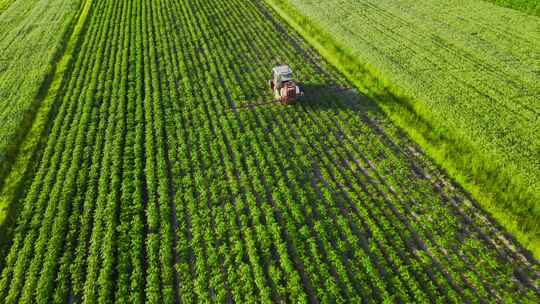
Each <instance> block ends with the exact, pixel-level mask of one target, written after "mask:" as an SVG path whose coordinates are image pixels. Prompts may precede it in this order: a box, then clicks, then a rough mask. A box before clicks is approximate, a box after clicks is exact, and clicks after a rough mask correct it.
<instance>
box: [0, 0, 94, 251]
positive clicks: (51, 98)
mask: <svg viewBox="0 0 540 304" xmlns="http://www.w3.org/2000/svg"><path fill="white" fill-rule="evenodd" d="M91 6H92V1H90V0H86V1H84V3H83V4H82V8H81V10H80V13H79V16H78V17H76V18H75V19H76V20H77V21H76V22H74V23H73V26H72V28H71V29H70V30H69V31H71V35H67V36H68V37H69V39H68V40H67V41H66V43H65V46H64V47H62V48H61V52H60V53H62V55H58V56H55V58H58V61H57V64H56V65H53V66H54V71H53V72H52V73H51V76H49V77H48V78H49V80H47V79H46V80H45V82H46V84H45V85H46V88H45V89H41V90H40V91H42V92H44V93H42V94H39V96H37V97H36V98H37V99H41V101H39V100H38V103H39V104H40V107H39V109H38V110H37V113H36V115H35V119H34V120H33V123H32V126H31V128H30V130H29V131H28V132H27V133H26V136H24V138H23V139H22V141H21V144H20V146H19V149H18V153H17V156H16V158H15V160H14V163H13V164H12V166H11V170H10V171H9V173H8V174H7V176H6V179H5V181H4V183H3V185H2V188H1V189H0V248H3V246H4V245H5V243H6V241H7V240H8V239H9V236H10V235H11V233H10V232H9V231H8V230H9V229H8V227H11V224H12V222H13V221H14V219H15V215H16V213H17V212H16V211H17V210H18V206H14V202H16V201H17V200H18V198H19V197H20V196H21V195H22V193H23V192H24V190H23V189H24V188H25V187H24V186H25V185H26V182H25V181H27V180H31V178H30V177H31V175H32V172H33V168H34V167H35V165H36V164H37V159H38V155H39V154H40V153H39V152H40V151H41V150H42V149H41V148H42V147H43V145H44V143H45V142H46V140H47V136H46V135H47V132H48V129H49V127H50V122H51V120H52V119H53V117H54V114H55V113H56V109H57V107H58V103H59V101H60V100H61V99H59V98H58V96H61V90H62V87H63V83H64V81H65V80H66V79H67V78H68V75H69V73H68V71H69V70H70V68H71V65H72V62H73V54H74V53H75V52H74V51H75V50H76V49H77V48H78V47H79V45H80V42H81V41H82V40H81V39H79V37H81V33H82V32H83V30H84V28H85V26H86V20H87V16H88V15H89V14H90V11H91V10H90V8H91Z"/></svg>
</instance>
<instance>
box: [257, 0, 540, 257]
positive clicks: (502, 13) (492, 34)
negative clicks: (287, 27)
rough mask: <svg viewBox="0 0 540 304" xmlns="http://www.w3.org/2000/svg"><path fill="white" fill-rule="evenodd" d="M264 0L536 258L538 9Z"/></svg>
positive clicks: (539, 235)
mask: <svg viewBox="0 0 540 304" xmlns="http://www.w3.org/2000/svg"><path fill="white" fill-rule="evenodd" d="M268 2H270V3H272V4H273V5H275V7H278V9H279V8H281V9H280V11H281V12H282V14H283V15H286V17H287V18H292V19H295V20H296V24H297V26H296V28H297V29H299V30H301V31H303V32H304V35H310V37H308V39H314V40H317V41H318V43H319V45H320V46H319V47H318V49H319V51H321V52H325V54H326V55H328V57H329V58H330V59H332V61H333V63H334V64H337V65H340V68H341V69H343V70H346V71H347V70H348V78H349V79H350V80H351V81H357V82H358V83H359V86H362V87H363V89H364V93H366V94H368V95H370V96H371V97H372V98H373V99H375V100H378V101H379V102H380V104H382V105H383V108H384V110H385V111H386V112H387V114H389V115H390V116H391V117H393V120H394V121H400V126H401V127H403V128H405V129H407V130H408V133H409V135H411V136H413V137H416V138H415V140H417V141H418V142H424V143H425V144H422V146H423V148H425V149H426V150H427V151H429V155H430V156H431V157H433V158H434V159H436V160H437V162H438V163H439V164H440V165H442V166H443V167H444V168H445V169H446V170H447V171H449V172H451V173H452V175H453V177H454V178H456V179H457V180H459V181H460V183H461V184H462V185H463V186H465V188H466V189H467V190H468V191H469V192H471V193H474V194H475V197H476V198H477V199H478V200H479V202H480V203H481V204H482V206H483V207H484V208H487V209H488V210H489V211H490V212H491V213H492V214H493V215H494V216H495V217H496V218H497V220H498V221H500V222H501V223H503V224H504V225H505V226H507V228H508V229H510V230H511V231H512V233H514V234H515V235H516V236H517V237H518V239H519V240H520V241H521V242H522V243H523V244H526V246H527V247H528V248H529V249H530V250H532V251H533V252H534V253H535V255H536V256H537V257H540V203H539V201H540V162H539V160H540V136H538V134H539V131H540V120H539V119H540V103H538V101H539V100H540V18H539V17H535V16H529V15H525V14H523V13H521V12H518V11H513V10H510V9H507V8H502V7H498V6H495V5H492V4H489V3H485V2H483V1H457V0H456V1H444V2H441V1H436V0H432V1H412V0H401V1H390V0H388V1H386V0H385V1H372V0H365V1H348V0H345V1H339V0H332V1H324V2H322V1H312V0H290V1H288V0H268ZM306 33H308V34H306ZM351 67H352V68H351ZM366 75H367V76H366ZM366 79H367V80H368V81H366ZM389 93H390V95H392V97H393V101H392V102H389V98H388V96H387V95H388V94H389Z"/></svg>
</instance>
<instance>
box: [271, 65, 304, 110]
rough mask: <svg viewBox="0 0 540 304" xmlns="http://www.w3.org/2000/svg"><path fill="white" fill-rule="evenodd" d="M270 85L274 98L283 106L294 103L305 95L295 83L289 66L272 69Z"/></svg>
mask: <svg viewBox="0 0 540 304" xmlns="http://www.w3.org/2000/svg"><path fill="white" fill-rule="evenodd" d="M269 85H270V88H271V89H272V90H273V91H274V98H275V99H276V100H277V101H280V102H281V103H283V104H290V103H293V102H294V101H295V100H296V99H297V98H298V97H300V96H302V95H304V94H303V92H302V91H301V90H300V87H299V86H297V85H296V83H295V82H294V80H293V72H292V70H291V68H290V67H289V66H288V65H280V66H276V67H274V68H273V69H272V79H270V81H269Z"/></svg>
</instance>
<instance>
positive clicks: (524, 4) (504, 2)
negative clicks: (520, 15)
mask: <svg viewBox="0 0 540 304" xmlns="http://www.w3.org/2000/svg"><path fill="white" fill-rule="evenodd" d="M484 1H487V2H491V3H494V4H497V5H499V6H502V7H507V8H511V9H515V10H518V11H522V12H524V13H527V14H529V15H533V16H540V1H538V0H484Z"/></svg>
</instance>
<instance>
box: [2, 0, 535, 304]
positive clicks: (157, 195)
mask: <svg viewBox="0 0 540 304" xmlns="http://www.w3.org/2000/svg"><path fill="white" fill-rule="evenodd" d="M81 8H87V9H88V12H89V13H88V14H87V15H86V14H81V16H86V19H85V20H84V21H83V24H84V26H82V27H76V28H78V29H79V30H80V32H75V33H77V35H71V38H70V41H69V42H68V46H69V45H73V48H72V49H70V48H69V47H68V51H69V50H71V52H72V53H71V56H70V57H63V58H68V59H66V60H68V62H67V63H66V65H65V66H66V67H67V68H66V70H65V72H64V73H62V74H61V75H58V74H56V75H55V79H53V80H52V83H57V82H56V81H59V87H58V88H56V89H55V92H56V93H54V95H53V97H54V100H53V101H52V102H51V105H50V106H47V107H40V108H39V110H38V112H37V114H36V116H37V117H44V120H43V121H40V124H38V126H39V128H38V127H36V128H37V131H33V130H34V129H32V130H31V131H29V132H28V134H27V135H26V137H25V138H24V139H22V143H21V146H22V147H33V148H32V149H31V150H32V152H31V153H30V155H31V156H30V157H28V156H27V155H26V154H24V153H22V154H21V156H20V157H18V158H17V159H16V161H15V162H14V164H13V166H12V167H13V168H12V169H11V170H10V172H9V174H8V177H7V179H6V180H7V181H9V182H6V183H5V184H4V186H3V187H2V188H1V189H0V199H2V201H0V204H4V205H5V206H9V210H11V212H10V214H9V216H7V217H8V218H9V219H10V221H9V224H6V225H4V226H3V230H2V231H1V232H0V233H2V237H3V238H5V239H6V244H5V245H4V248H3V251H4V252H5V254H4V255H2V256H3V258H2V259H0V269H1V273H0V299H3V300H4V302H5V303H33V302H39V303H48V302H69V303H73V302H74V303H79V302H85V303H95V302H102V303H110V302H138V303H141V302H149V303H178V302H182V303H202V302H216V303H227V302H236V303H255V302H265V303H272V302H275V303H279V302H290V303H307V302H311V303H334V302H339V303H344V302H352V303H361V302H369V303H381V302H385V301H386V302H397V303H412V302H414V303H432V302H438V303H448V302H453V303H463V302H479V301H485V300H487V301H489V300H493V301H499V302H519V303H537V302H538V301H539V300H540V265H539V264H538V262H537V261H536V260H534V259H533V258H532V257H531V256H530V254H529V253H528V252H527V251H525V250H524V249H523V248H522V247H521V245H520V244H519V243H517V242H516V241H515V240H514V238H513V237H512V236H511V235H509V234H508V233H507V232H506V230H505V229H504V228H502V227H501V226H500V225H499V224H498V223H497V222H496V221H495V220H493V219H492V218H491V217H490V216H489V215H488V214H487V213H486V212H485V211H484V210H483V209H482V208H481V207H479V205H478V204H477V202H476V201H475V200H474V199H473V198H471V197H470V195H469V194H468V193H467V192H465V191H464V190H463V189H461V187H460V186H458V185H457V184H456V183H455V182H453V181H452V180H451V179H450V178H449V177H448V176H447V175H446V173H445V172H443V171H442V170H441V169H440V168H439V167H438V166H437V165H435V163H434V162H433V161H432V160H431V159H430V158H429V157H428V156H426V154H425V153H424V152H423V151H422V149H421V148H420V147H419V146H418V145H416V144H415V143H414V142H413V141H412V140H411V139H410V138H409V137H408V136H407V135H406V134H405V133H404V132H403V131H402V130H401V129H399V128H398V127H396V126H395V125H394V124H393V123H392V122H391V121H390V120H389V118H388V117H387V116H386V115H385V114H384V113H383V111H382V110H381V108H380V107H379V106H378V105H377V104H376V103H374V102H373V101H372V100H371V99H369V98H367V97H366V96H364V95H362V94H360V93H359V92H358V91H357V90H355V89H354V88H352V86H351V83H349V81H348V80H347V79H346V78H345V76H343V75H342V74H341V73H340V72H339V71H338V70H337V69H336V68H335V67H333V66H331V65H330V64H329V63H328V62H327V61H326V60H324V59H323V58H322V57H321V56H320V54H319V53H317V52H316V51H315V50H314V49H313V48H312V47H311V46H309V45H308V44H307V43H306V41H305V40H304V39H303V38H302V37H301V36H300V35H299V34H297V33H296V32H295V31H294V30H293V29H292V28H290V27H289V26H288V25H287V24H286V23H285V21H284V20H283V19H281V18H280V17H279V16H278V15H277V14H276V13H275V12H274V11H273V10H272V9H271V8H270V7H269V6H268V5H267V4H266V2H263V1H248V0H152V1H151V0H117V1H112V0H96V1H90V2H85V3H84V4H83V5H81ZM81 20H82V19H81ZM71 39H73V40H71ZM283 62H286V63H289V64H290V65H291V67H292V69H293V70H294V72H295V75H296V76H295V77H296V78H298V79H299V80H300V81H301V82H302V85H303V87H304V88H305V91H306V96H305V97H304V99H303V100H302V101H301V102H299V103H298V104H296V105H291V106H283V105H279V104H266V105H263V106H253V105H254V104H257V103H260V102H261V101H265V100H268V99H269V98H271V91H270V89H269V88H268V87H267V80H268V78H269V77H270V72H269V71H270V69H271V68H272V67H273V66H274V65H277V64H279V63H283ZM341 88H344V89H343V90H342V89H341ZM50 94H51V93H47V94H46V95H47V96H51V95H50ZM250 105H252V106H250ZM45 118H48V119H45ZM41 123H43V124H41ZM43 134H46V136H43ZM38 139H39V140H38ZM36 142H37V143H36ZM33 143H36V144H33ZM21 151H23V152H24V151H26V150H25V149H22V150H21Z"/></svg>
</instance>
